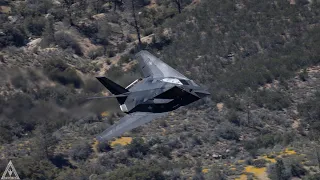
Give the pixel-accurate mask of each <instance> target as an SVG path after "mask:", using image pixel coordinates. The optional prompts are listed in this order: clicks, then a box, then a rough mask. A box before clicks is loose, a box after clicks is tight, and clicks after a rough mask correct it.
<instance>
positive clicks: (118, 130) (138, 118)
mask: <svg viewBox="0 0 320 180" xmlns="http://www.w3.org/2000/svg"><path fill="white" fill-rule="evenodd" d="M166 114H167V113H147V112H135V113H131V114H128V115H126V116H124V117H123V118H122V119H120V121H118V122H117V123H115V124H114V125H112V126H111V127H109V128H108V129H106V130H105V131H103V132H102V133H101V134H100V135H99V136H97V140H98V141H107V140H110V139H112V138H113V137H117V136H120V135H121V134H123V133H125V132H127V131H130V130H131V129H134V128H136V127H139V126H141V125H143V124H145V123H148V122H150V121H152V120H154V119H156V118H159V117H162V116H164V115H166Z"/></svg>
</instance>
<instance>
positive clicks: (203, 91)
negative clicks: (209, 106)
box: [195, 90, 211, 98]
mask: <svg viewBox="0 0 320 180" xmlns="http://www.w3.org/2000/svg"><path fill="white" fill-rule="evenodd" d="M195 93H196V94H197V95H198V96H199V97H200V98H203V97H206V96H209V95H211V94H210V93H209V92H208V91H206V90H197V91H195Z"/></svg>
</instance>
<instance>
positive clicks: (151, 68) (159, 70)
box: [136, 50, 188, 80]
mask: <svg viewBox="0 0 320 180" xmlns="http://www.w3.org/2000/svg"><path fill="white" fill-rule="evenodd" d="M136 58H137V59H138V62H139V66H140V69H141V72H142V74H143V76H144V77H153V78H165V77H175V78H179V79H187V80H188V78H187V77H185V76H184V75H183V74H181V73H179V72H178V71H177V70H175V69H173V68H172V67H170V66H169V65H167V64H166V63H164V62H162V61H161V60H160V59H159V58H157V57H155V56H154V55H152V54H151V53H149V52H148V51H145V50H143V51H140V52H139V53H137V55H136Z"/></svg>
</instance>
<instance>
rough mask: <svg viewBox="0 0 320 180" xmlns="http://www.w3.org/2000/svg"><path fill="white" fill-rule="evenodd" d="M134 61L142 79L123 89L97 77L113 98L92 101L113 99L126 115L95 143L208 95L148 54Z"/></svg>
mask: <svg viewBox="0 0 320 180" xmlns="http://www.w3.org/2000/svg"><path fill="white" fill-rule="evenodd" d="M135 58H136V59H137V60H138V63H139V67H140V70H141V73H142V76H143V78H140V79H137V80H135V81H134V82H132V83H131V84H130V85H128V86H127V87H126V88H124V87H122V86H120V85H118V84H116V83H115V82H113V81H111V80H110V79H108V78H106V77H97V79H98V80H99V81H100V82H101V83H102V84H103V85H104V86H105V87H106V88H107V89H108V90H109V91H110V92H111V93H112V94H113V95H112V96H105V97H95V98H92V99H98V98H116V99H117V100H118V102H119V104H120V109H121V111H123V112H124V113H127V115H126V116H124V117H123V118H122V119H120V121H118V122H117V123H115V124H114V125H112V126H111V127H109V128H108V129H106V130H105V131H104V132H102V133H101V134H100V135H99V136H98V137H97V140H98V141H105V140H110V139H112V138H113V137H117V136H120V135H121V134H123V133H124V132H127V131H129V130H131V129H134V128H136V127H138V126H141V125H143V124H145V123H148V122H150V121H152V120H153V119H156V118H159V117H162V116H164V115H165V114H166V112H169V111H173V110H175V109H177V108H179V107H181V106H185V105H188V104H190V103H192V102H195V101H197V100H199V99H201V98H203V97H205V96H208V95H210V93H209V92H208V91H206V90H205V89H204V88H202V87H200V86H199V85H197V84H196V83H195V82H193V81H192V80H190V79H188V78H187V77H186V76H184V75H182V74H181V73H179V72H178V71H176V70H175V69H173V68H172V67H170V66H169V65H167V64H165V63H164V62H162V61H161V60H160V59H158V58H157V57H155V56H154V55H152V54H151V53H149V52H148V51H145V50H143V51H140V52H139V53H137V54H136V57H135Z"/></svg>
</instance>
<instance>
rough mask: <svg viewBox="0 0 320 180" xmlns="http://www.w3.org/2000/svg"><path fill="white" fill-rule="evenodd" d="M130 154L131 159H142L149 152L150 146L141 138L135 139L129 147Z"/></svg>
mask: <svg viewBox="0 0 320 180" xmlns="http://www.w3.org/2000/svg"><path fill="white" fill-rule="evenodd" d="M127 147H128V154H129V156H131V157H135V158H142V157H143V156H145V155H146V154H147V153H148V152H149V146H148V144H146V143H145V142H144V141H143V139H141V138H134V139H133V141H132V142H131V144H129V145H128V146H127Z"/></svg>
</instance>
